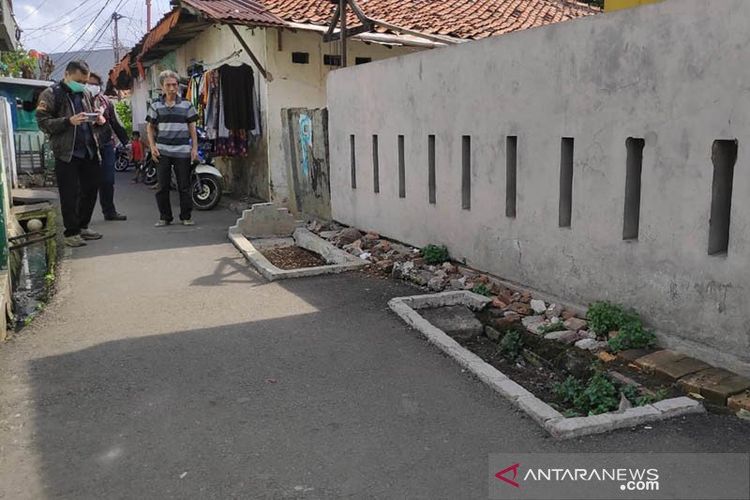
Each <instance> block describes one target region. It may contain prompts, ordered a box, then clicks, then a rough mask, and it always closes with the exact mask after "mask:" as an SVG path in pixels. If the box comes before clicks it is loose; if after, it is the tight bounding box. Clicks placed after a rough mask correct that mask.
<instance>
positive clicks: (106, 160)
mask: <svg viewBox="0 0 750 500" xmlns="http://www.w3.org/2000/svg"><path fill="white" fill-rule="evenodd" d="M99 153H100V154H101V156H102V167H101V168H102V182H101V185H100V186H99V203H100V204H101V206H102V213H103V214H104V217H113V216H115V215H117V210H115V146H114V145H113V144H111V143H109V144H105V145H104V146H102V147H101V148H100V149H99Z"/></svg>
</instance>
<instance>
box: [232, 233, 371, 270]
mask: <svg viewBox="0 0 750 500" xmlns="http://www.w3.org/2000/svg"><path fill="white" fill-rule="evenodd" d="M292 238H293V239H294V243H295V244H296V245H297V246H298V247H301V248H305V249H307V250H310V251H311V252H315V253H317V254H318V255H320V256H321V257H322V258H323V259H324V260H325V261H326V262H329V263H330V264H329V265H325V266H316V267H306V268H301V269H280V268H278V267H276V266H274V265H273V264H271V262H270V261H269V260H268V259H267V258H266V257H265V256H264V255H263V254H262V253H261V252H260V250H258V248H257V247H256V246H255V245H253V243H252V242H253V241H263V240H278V238H257V239H255V240H250V239H248V238H246V237H245V235H244V234H242V233H241V232H240V231H232V229H231V228H230V231H229V240H230V241H231V242H232V244H233V245H234V246H235V247H236V248H237V250H239V251H240V253H241V254H242V255H243V256H244V257H245V258H246V259H247V261H248V262H249V263H250V264H252V266H253V267H254V268H255V269H257V270H258V272H259V273H260V274H262V275H263V277H264V278H266V279H267V280H269V281H276V280H281V279H291V278H305V277H309V276H319V275H321V274H336V273H342V272H345V271H352V270H354V269H359V268H360V267H362V266H365V265H366V264H367V262H366V261H364V260H362V259H360V258H357V257H355V256H353V255H350V254H348V253H346V252H344V251H343V250H341V249H339V248H337V247H335V246H334V245H332V244H331V243H329V242H328V241H326V240H324V239H323V238H321V237H319V236H317V235H315V234H314V233H312V232H310V231H308V230H307V229H305V228H297V229H295V230H294V232H293V233H292Z"/></svg>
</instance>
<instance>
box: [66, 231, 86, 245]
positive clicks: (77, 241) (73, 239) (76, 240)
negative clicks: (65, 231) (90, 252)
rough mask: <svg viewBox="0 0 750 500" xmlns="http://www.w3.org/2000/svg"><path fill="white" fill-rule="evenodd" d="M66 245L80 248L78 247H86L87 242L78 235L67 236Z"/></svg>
mask: <svg viewBox="0 0 750 500" xmlns="http://www.w3.org/2000/svg"><path fill="white" fill-rule="evenodd" d="M65 245H66V246H69V247H72V248H78V247H85V246H86V242H85V241H83V239H82V238H81V235H80V234H76V235H75V236H66V237H65Z"/></svg>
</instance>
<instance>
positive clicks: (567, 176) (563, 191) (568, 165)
mask: <svg viewBox="0 0 750 500" xmlns="http://www.w3.org/2000/svg"><path fill="white" fill-rule="evenodd" d="M573 149H574V139H573V138H572V137H563V138H562V141H561V148H560V214H559V224H560V227H570V224H571V218H572V212H573Z"/></svg>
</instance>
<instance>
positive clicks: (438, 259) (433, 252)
mask: <svg viewBox="0 0 750 500" xmlns="http://www.w3.org/2000/svg"><path fill="white" fill-rule="evenodd" d="M422 257H424V261H425V262H426V263H428V264H432V265H437V264H442V263H443V262H448V261H449V260H450V258H451V257H450V254H448V248H446V246H445V245H427V246H426V247H424V248H423V249H422Z"/></svg>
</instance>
